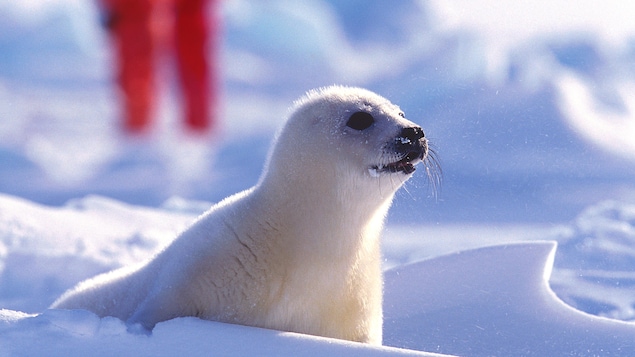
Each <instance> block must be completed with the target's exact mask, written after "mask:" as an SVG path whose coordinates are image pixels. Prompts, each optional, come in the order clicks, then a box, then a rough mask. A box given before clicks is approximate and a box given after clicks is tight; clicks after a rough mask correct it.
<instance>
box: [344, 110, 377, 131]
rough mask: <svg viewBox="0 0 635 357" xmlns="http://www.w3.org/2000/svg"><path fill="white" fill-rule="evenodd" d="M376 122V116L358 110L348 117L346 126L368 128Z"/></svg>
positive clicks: (356, 128) (358, 128)
mask: <svg viewBox="0 0 635 357" xmlns="http://www.w3.org/2000/svg"><path fill="white" fill-rule="evenodd" d="M374 122H375V118H373V116H372V115H370V114H368V113H366V112H356V113H353V115H351V117H350V118H348V121H347V122H346V126H347V127H349V128H353V129H355V130H364V129H368V128H369V127H370V126H371V125H373V123H374Z"/></svg>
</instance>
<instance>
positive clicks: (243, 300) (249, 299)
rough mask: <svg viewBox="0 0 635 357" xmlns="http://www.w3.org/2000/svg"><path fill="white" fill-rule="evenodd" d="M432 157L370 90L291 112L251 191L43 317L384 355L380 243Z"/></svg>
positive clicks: (311, 98)
mask: <svg viewBox="0 0 635 357" xmlns="http://www.w3.org/2000/svg"><path fill="white" fill-rule="evenodd" d="M428 154H429V150H428V142H427V139H426V138H425V137H424V132H423V130H422V129H421V128H420V127H419V126H417V125H416V124H414V123H412V122H410V121H408V120H406V119H405V118H404V114H403V112H402V111H401V110H400V109H399V107H397V106H396V105H394V104H392V103H390V102H389V101H388V100H386V99H384V98H382V97H380V96H379V95H377V94H374V93H372V92H370V91H367V90H364V89H360V88H349V87H340V86H333V87H327V88H322V89H318V90H314V91H310V92H308V93H307V94H306V95H305V96H304V97H303V98H301V99H300V100H298V101H297V102H296V103H295V106H294V107H293V108H292V111H291V114H290V117H289V119H288V121H287V122H286V124H285V125H284V127H283V128H282V130H281V131H280V132H279V133H278V136H277V139H276V141H275V144H274V146H273V147H272V149H271V151H270V153H269V157H268V161H267V164H266V166H265V169H264V172H263V174H262V176H261V178H260V180H259V182H258V183H257V185H256V186H254V187H253V188H251V189H248V190H246V191H244V192H241V193H238V194H236V195H233V196H231V197H229V198H226V199H225V200H223V201H221V202H220V203H218V204H216V205H214V206H213V207H212V208H211V209H210V210H209V211H207V212H206V213H204V214H203V215H201V217H199V218H198V219H197V221H196V222H195V223H193V225H192V226H190V227H189V228H187V229H186V230H185V231H184V232H182V233H181V234H180V235H179V236H178V237H177V238H176V239H175V240H174V241H173V242H172V243H171V245H169V246H168V247H167V248H166V249H164V250H163V251H161V252H160V253H158V254H157V255H156V256H155V257H153V258H152V259H150V260H149V261H147V262H144V263H142V264H140V265H138V266H135V267H131V268H122V269H119V270H115V271H113V272H110V273H106V274H103V275H100V276H97V277H95V278H93V279H91V280H87V281H85V282H82V283H80V284H79V285H78V286H77V287H75V288H74V289H71V290H69V291H68V292H66V293H65V294H64V295H63V296H62V297H60V298H59V299H58V300H57V301H56V302H55V303H54V304H53V305H52V306H51V307H52V308H63V309H87V310H90V311H93V312H95V313H96V314H97V315H99V316H115V317H117V318H120V319H122V320H124V321H126V322H127V323H128V324H130V325H133V324H136V323H139V324H141V325H142V326H144V327H146V328H148V329H151V328H153V326H154V325H155V324H156V323H158V322H161V321H164V320H168V319H172V318H175V317H179V316H197V317H200V318H203V319H208V320H215V321H221V322H229V323H236V324H243V325H251V326H258V327H264V328H271V329H277V330H284V331H294V332H300V333H307V334H313V335H319V336H326V337H334V338H340V339H347V340H352V341H360V342H368V343H374V344H381V339H382V281H383V280H382V271H381V255H380V241H379V238H380V233H381V230H382V227H383V222H384V218H385V216H386V213H387V211H388V208H389V206H390V204H391V201H392V198H393V196H394V193H395V191H396V190H397V189H398V188H399V187H400V186H401V185H402V184H403V183H404V182H405V181H406V180H407V179H408V178H409V177H410V176H411V175H412V173H413V172H414V171H415V164H417V163H419V162H421V161H423V160H425V158H426V157H427V156H429V155H428Z"/></svg>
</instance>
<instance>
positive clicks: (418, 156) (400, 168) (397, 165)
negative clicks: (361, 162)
mask: <svg viewBox="0 0 635 357" xmlns="http://www.w3.org/2000/svg"><path fill="white" fill-rule="evenodd" d="M424 156H425V152H423V151H421V152H415V151H410V152H409V153H408V154H406V156H404V157H403V159H401V160H399V161H396V162H393V163H389V164H385V165H373V166H371V167H370V168H369V170H368V171H369V172H370V174H371V176H373V177H377V176H379V175H381V174H384V173H403V174H406V175H410V174H411V173H413V172H415V171H416V170H417V168H416V167H415V165H416V164H418V163H419V162H421V161H422V160H423V157H424Z"/></svg>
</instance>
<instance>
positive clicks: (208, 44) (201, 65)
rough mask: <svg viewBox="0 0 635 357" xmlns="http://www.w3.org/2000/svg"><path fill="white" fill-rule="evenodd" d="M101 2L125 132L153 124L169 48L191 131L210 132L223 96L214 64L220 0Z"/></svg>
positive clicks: (137, 132) (137, 131)
mask: <svg viewBox="0 0 635 357" xmlns="http://www.w3.org/2000/svg"><path fill="white" fill-rule="evenodd" d="M100 1H101V5H102V9H103V13H104V25H105V26H106V28H108V29H109V31H110V33H111V35H112V39H113V42H114V46H115V49H116V60H115V61H116V66H117V82H118V85H119V88H120V90H121V93H122V96H123V124H124V128H125V130H126V132H128V133H131V134H133V135H141V134H144V133H146V132H147V131H148V130H149V127H150V126H151V122H152V116H153V111H154V108H155V107H154V105H155V97H156V92H157V90H156V84H155V72H156V69H155V66H156V59H157V55H158V54H160V53H162V52H164V50H166V49H170V50H174V52H175V57H176V69H177V74H178V79H179V85H180V89H181V95H182V99H183V100H182V101H183V106H182V107H183V113H182V115H183V122H184V124H185V127H186V129H187V130H188V132H191V133H200V134H205V133H208V132H210V131H211V130H212V129H213V127H214V126H215V124H216V123H215V122H216V111H215V108H216V105H217V96H218V93H217V92H218V88H217V78H216V73H217V71H216V70H215V68H214V67H213V64H214V63H215V60H216V54H217V42H218V37H219V36H218V34H217V33H218V14H217V6H216V5H217V0H100ZM208 3H209V5H211V7H212V8H211V9H209V10H211V11H208V8H207V5H208ZM208 56H209V57H210V59H211V60H212V66H210V65H209V64H208V62H207V57H208Z"/></svg>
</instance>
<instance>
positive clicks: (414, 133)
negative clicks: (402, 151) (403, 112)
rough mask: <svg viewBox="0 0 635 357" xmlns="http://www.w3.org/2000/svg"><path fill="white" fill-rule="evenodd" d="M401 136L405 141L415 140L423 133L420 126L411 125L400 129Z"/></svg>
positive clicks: (421, 136) (422, 136) (422, 135)
mask: <svg viewBox="0 0 635 357" xmlns="http://www.w3.org/2000/svg"><path fill="white" fill-rule="evenodd" d="M401 137H402V138H403V139H406V140H407V141H410V142H416V141H418V140H420V139H421V138H424V137H425V134H424V132H423V129H421V127H418V126H413V127H409V128H403V130H401Z"/></svg>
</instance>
